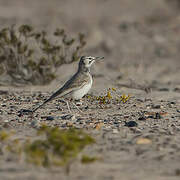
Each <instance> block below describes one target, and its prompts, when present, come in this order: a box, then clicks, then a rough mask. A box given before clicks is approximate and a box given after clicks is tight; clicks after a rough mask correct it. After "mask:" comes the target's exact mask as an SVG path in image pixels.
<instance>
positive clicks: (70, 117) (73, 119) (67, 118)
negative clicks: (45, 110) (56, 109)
mask: <svg viewBox="0 0 180 180" xmlns="http://www.w3.org/2000/svg"><path fill="white" fill-rule="evenodd" d="M61 119H63V120H72V121H75V120H76V116H75V115H72V114H67V115H64V116H61Z"/></svg>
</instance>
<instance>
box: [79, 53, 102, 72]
mask: <svg viewBox="0 0 180 180" xmlns="http://www.w3.org/2000/svg"><path fill="white" fill-rule="evenodd" d="M101 59H104V57H93V56H82V57H81V58H80V61H79V68H80V69H84V70H89V69H90V67H91V65H92V64H93V63H94V62H95V61H97V60H101Z"/></svg>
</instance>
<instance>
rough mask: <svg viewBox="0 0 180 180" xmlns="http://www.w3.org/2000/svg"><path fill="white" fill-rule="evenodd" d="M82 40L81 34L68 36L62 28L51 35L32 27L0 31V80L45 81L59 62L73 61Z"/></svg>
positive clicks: (33, 82) (24, 82) (9, 28)
mask: <svg viewBox="0 0 180 180" xmlns="http://www.w3.org/2000/svg"><path fill="white" fill-rule="evenodd" d="M85 44H86V42H85V40H84V35H83V34H79V35H78V37H77V38H76V39H74V38H70V37H69V36H68V35H67V33H66V32H65V31H64V30H63V29H59V28H57V29H56V30H55V32H54V33H53V34H49V35H47V32H45V31H35V30H34V28H33V27H32V26H29V25H21V26H19V27H17V26H14V25H13V26H11V27H7V28H3V29H1V30H0V81H1V82H2V81H4V82H6V83H11V84H34V85H37V84H47V83H49V82H50V81H52V80H53V79H54V78H55V77H56V70H57V68H58V67H59V66H61V65H62V64H67V63H71V62H73V61H76V60H77V59H78V58H79V56H80V54H81V52H82V49H83V47H84V46H85Z"/></svg>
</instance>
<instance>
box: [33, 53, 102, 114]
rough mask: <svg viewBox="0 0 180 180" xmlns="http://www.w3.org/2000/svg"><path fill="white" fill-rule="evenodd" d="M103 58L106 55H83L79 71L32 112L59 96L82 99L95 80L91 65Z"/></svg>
mask: <svg viewBox="0 0 180 180" xmlns="http://www.w3.org/2000/svg"><path fill="white" fill-rule="evenodd" d="M101 59H104V57H92V56H82V57H81V58H80V61H79V67H78V70H77V72H76V73H75V74H74V75H73V76H72V77H71V78H70V79H69V80H68V81H67V82H66V83H65V84H64V85H63V86H62V87H61V88H60V89H58V90H57V91H56V92H55V93H53V94H52V95H51V96H50V97H49V98H48V99H47V100H45V101H44V102H43V103H42V104H41V105H39V106H38V107H36V108H35V109H33V110H32V112H35V111H37V110H38V109H39V108H40V107H42V106H43V105H44V104H46V103H48V102H50V101H51V100H53V99H55V98H58V97H64V96H66V95H68V96H70V97H71V98H73V99H75V100H79V99H81V98H82V97H83V96H84V95H86V94H87V93H88V91H89V90H90V89H91V87H92V83H93V80H92V75H91V74H90V67H91V65H92V64H93V63H94V62H95V61H96V60H101Z"/></svg>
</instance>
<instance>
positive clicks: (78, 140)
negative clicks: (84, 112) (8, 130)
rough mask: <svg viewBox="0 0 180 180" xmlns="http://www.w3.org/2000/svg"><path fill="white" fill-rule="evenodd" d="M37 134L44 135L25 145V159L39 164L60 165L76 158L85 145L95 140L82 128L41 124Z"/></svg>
mask: <svg viewBox="0 0 180 180" xmlns="http://www.w3.org/2000/svg"><path fill="white" fill-rule="evenodd" d="M38 135H41V136H42V135H43V136H45V137H44V139H43V140H40V139H38V140H35V141H33V142H28V143H26V145H25V153H26V159H27V161H28V162H31V163H33V164H36V165H41V166H50V165H55V166H57V165H58V166H62V165H66V164H68V163H69V162H70V161H71V160H72V159H74V158H76V157H77V155H78V154H79V152H81V151H82V150H83V149H84V147H85V146H87V145H90V144H93V143H94V142H95V140H94V139H93V138H92V137H91V136H89V135H88V134H86V133H85V132H83V131H82V130H77V129H69V130H61V129H59V128H57V127H54V128H50V127H47V126H42V127H41V128H40V130H39V131H38Z"/></svg>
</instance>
